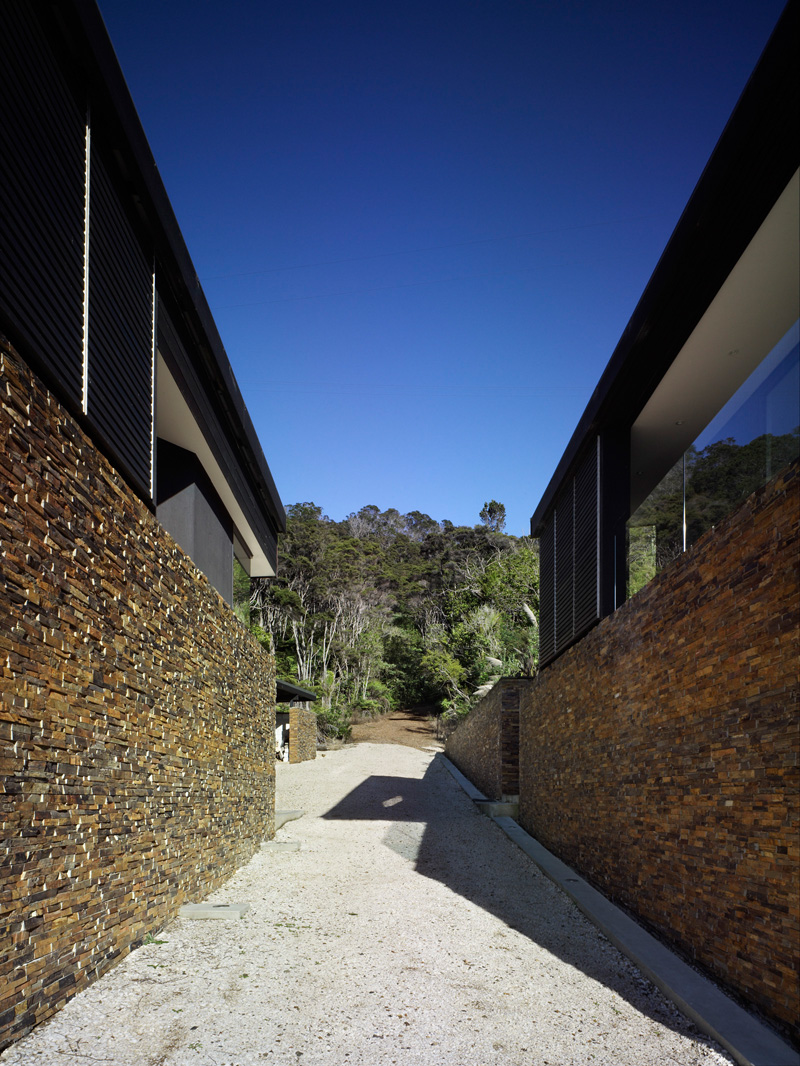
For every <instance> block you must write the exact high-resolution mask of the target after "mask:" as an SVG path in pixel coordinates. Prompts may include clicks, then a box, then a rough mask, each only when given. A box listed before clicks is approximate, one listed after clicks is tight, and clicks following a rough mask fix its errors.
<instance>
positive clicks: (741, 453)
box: [628, 430, 800, 595]
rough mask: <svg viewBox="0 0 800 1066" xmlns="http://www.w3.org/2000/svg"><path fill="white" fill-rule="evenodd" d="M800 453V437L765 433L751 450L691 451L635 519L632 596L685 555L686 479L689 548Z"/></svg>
mask: <svg viewBox="0 0 800 1066" xmlns="http://www.w3.org/2000/svg"><path fill="white" fill-rule="evenodd" d="M798 452H800V438H799V437H798V431H797V430H795V431H794V432H792V433H785V434H783V435H782V436H774V435H772V434H770V433H765V434H763V435H762V436H760V437H756V438H755V439H754V440H752V441H750V442H749V443H747V444H743V445H739V444H737V443H736V441H735V440H733V439H732V438H728V439H725V440H719V441H714V442H713V443H711V444H709V445H707V446H706V447H705V448H703V449H702V450H701V451H697V449H695V448H693V447H692V448H690V449H689V450H688V451H687V452H686V455H685V470H684V458H681V459H680V460H679V461H678V463H676V464H675V466H674V467H673V468H672V470H670V471H669V473H668V474H667V475H666V476H665V477H664V479H663V480H662V481H661V482H660V483H659V484H658V485H657V486H656V488H655V489H654V490H653V492H651V494H650V495H649V496H648V498H647V499H646V500H645V501H644V503H643V504H642V505H641V507H639V509H638V510H637V512H636V514H635V515H633V516H632V518H631V520H630V523H629V530H628V534H629V538H628V549H629V557H628V567H629V577H628V592H629V595H633V593H635V592H638V590H639V589H640V588H642V587H643V586H644V585H646V584H647V582H648V581H649V580H651V578H652V577H653V576H654V575H655V574H656V573H657V572H658V571H659V570H661V569H663V567H664V566H666V564H667V563H668V562H670V560H672V559H674V558H676V556H678V555H679V554H680V553H681V552H682V551H683V520H684V478H685V483H686V542H687V545H691V544H693V543H694V542H695V541H696V540H697V539H698V538H699V537H701V536H702V535H703V534H704V533H705V532H707V531H708V530H709V529H712V528H713V527H714V526H715V525H716V524H717V523H718V522H719V521H720V520H721V519H722V518H724V517H725V515H727V514H729V513H730V512H731V511H732V510H734V509H735V508H736V507H738V506H739V504H741V503H743V502H744V501H745V500H746V499H747V497H748V496H749V495H750V494H751V493H752V492H754V491H755V490H756V489H757V488H759V486H761V485H763V484H765V483H766V482H767V481H768V480H769V479H770V478H771V477H772V476H773V474H775V473H777V472H778V471H779V470H780V469H782V468H783V467H784V466H786V465H787V464H788V463H789V462H791V460H792V459H793V458H795V457H796V456H797V455H798Z"/></svg>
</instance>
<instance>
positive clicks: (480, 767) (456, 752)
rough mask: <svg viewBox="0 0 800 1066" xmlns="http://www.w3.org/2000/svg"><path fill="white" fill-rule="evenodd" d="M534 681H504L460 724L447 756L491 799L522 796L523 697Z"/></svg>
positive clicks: (447, 750) (448, 740)
mask: <svg viewBox="0 0 800 1066" xmlns="http://www.w3.org/2000/svg"><path fill="white" fill-rule="evenodd" d="M531 683H532V682H531V681H530V680H529V679H527V678H509V677H504V678H501V679H500V681H498V682H497V684H496V685H495V686H494V688H492V689H491V691H490V692H489V693H488V694H487V695H486V696H484V698H483V699H482V700H481V701H480V703H478V704H477V705H476V706H475V707H474V708H473V709H472V710H471V711H470V713H469V714H468V715H467V717H466V718H465V719H464V720H463V721H461V722H459V723H458V726H457V727H456V729H455V730H454V731H453V732H452V733H451V734H450V736H449V737H448V738H447V741H446V743H445V754H446V755H447V757H448V759H450V761H451V762H453V763H454V764H455V765H456V766H457V767H458V768H459V770H460V771H461V772H462V773H463V774H465V775H466V776H467V777H468V778H469V779H470V781H471V782H472V783H473V785H476V786H477V787H478V788H479V789H480V790H481V792H483V794H484V795H485V796H486V798H487V799H491V800H500V799H502V798H503V797H504V796H516V795H517V794H518V793H519V706H520V694H521V693H522V692H524V691H525V689H526V688H527V687H528V686H529V685H530V684H531Z"/></svg>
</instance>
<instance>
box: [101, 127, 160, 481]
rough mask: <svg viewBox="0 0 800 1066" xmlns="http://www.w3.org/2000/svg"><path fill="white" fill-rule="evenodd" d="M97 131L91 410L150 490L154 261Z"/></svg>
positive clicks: (132, 473)
mask: <svg viewBox="0 0 800 1066" xmlns="http://www.w3.org/2000/svg"><path fill="white" fill-rule="evenodd" d="M96 140H97V139H96V138H95V140H94V142H93V144H92V149H91V157H90V158H91V167H90V174H91V193H90V207H89V328H88V337H89V350H88V355H89V358H88V368H89V383H88V390H87V395H88V414H89V418H90V420H91V421H92V423H93V424H94V425H95V426H96V427H97V428H98V429H99V430H100V432H101V433H102V434H103V436H104V437H105V438H106V439H107V440H109V441H113V442H115V445H116V448H117V450H119V452H120V453H121V454H122V455H123V456H124V457H125V459H126V465H127V467H128V470H129V475H130V476H133V477H134V478H135V480H136V485H137V488H138V489H139V491H140V492H143V493H144V494H145V495H148V496H149V495H150V466H151V463H150V460H151V448H152V438H151V427H152V421H153V412H152V374H153V354H152V353H153V268H152V264H151V263H148V262H147V260H146V259H145V257H144V254H143V252H142V250H141V248H140V247H139V244H138V242H137V240H136V237H135V236H134V234H133V231H132V229H131V226H130V223H129V222H128V220H127V218H126V217H125V214H124V213H123V211H122V208H121V206H120V202H119V199H118V197H117V196H116V194H115V192H114V188H113V185H112V184H111V180H110V178H109V175H108V169H107V168H106V166H105V163H104V161H103V159H102V156H101V153H100V150H99V146H98V145H97V143H96Z"/></svg>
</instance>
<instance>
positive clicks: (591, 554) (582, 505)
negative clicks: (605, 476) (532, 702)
mask: <svg viewBox="0 0 800 1066" xmlns="http://www.w3.org/2000/svg"><path fill="white" fill-rule="evenodd" d="M598 494H599V462H598V454H597V446H596V443H595V447H594V448H592V449H591V450H590V451H589V452H588V454H587V455H586V457H585V459H584V460H583V462H582V463H581V465H580V466H579V467H578V471H577V473H576V475H575V554H574V557H573V569H574V574H575V579H574V588H573V594H572V595H573V638H574V637H575V636H577V635H578V634H579V633H584V632H585V631H586V630H587V629H588V628H589V626H592V625H594V623H595V622H596V621H597V620H598V618H599V617H600V614H599V599H598V587H599V581H598V576H599V569H598V562H599V543H600V541H599V524H598V516H599V498H598Z"/></svg>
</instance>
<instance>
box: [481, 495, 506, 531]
mask: <svg viewBox="0 0 800 1066" xmlns="http://www.w3.org/2000/svg"><path fill="white" fill-rule="evenodd" d="M480 518H481V522H483V523H484V525H486V526H488V527H489V529H491V530H492V531H493V532H495V533H502V532H503V530H504V529H505V525H506V509H505V506H504V505H503V504H502V503H498V502H497V500H490V501H489V502H488V503H485V504H484V505H483V508H482V510H481V515H480Z"/></svg>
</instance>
